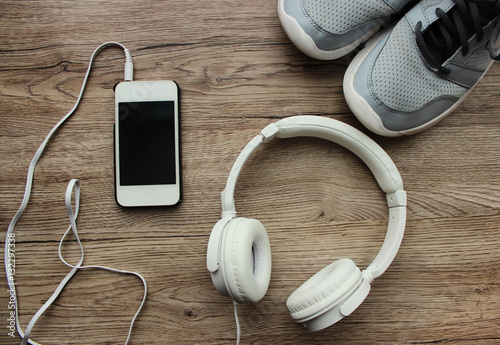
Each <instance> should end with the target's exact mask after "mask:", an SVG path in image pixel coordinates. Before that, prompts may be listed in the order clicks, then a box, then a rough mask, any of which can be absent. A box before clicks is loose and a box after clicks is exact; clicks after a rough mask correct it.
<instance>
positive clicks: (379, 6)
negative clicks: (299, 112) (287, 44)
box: [278, 0, 414, 59]
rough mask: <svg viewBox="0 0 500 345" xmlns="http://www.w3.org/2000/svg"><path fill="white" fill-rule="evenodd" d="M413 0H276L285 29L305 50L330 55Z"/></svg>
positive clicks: (347, 48)
mask: <svg viewBox="0 0 500 345" xmlns="http://www.w3.org/2000/svg"><path fill="white" fill-rule="evenodd" d="M410 1H414V0H278V4H279V5H278V8H280V7H281V6H282V7H283V10H282V11H281V10H280V11H279V14H280V20H281V23H282V25H283V28H284V29H285V31H286V33H287V34H288V36H289V37H290V39H291V40H292V42H294V43H295V45H296V46H297V47H298V48H299V49H301V50H302V51H303V52H304V53H306V54H308V55H310V56H312V57H316V58H320V59H332V58H337V57H339V56H342V55H345V54H347V53H349V52H350V51H352V50H354V49H355V48H356V47H357V46H358V45H359V44H361V43H362V42H364V41H366V40H367V39H369V38H370V37H372V36H373V35H374V34H375V33H376V32H377V31H378V30H379V29H380V28H381V27H382V26H383V25H384V24H385V23H388V22H389V21H390V19H391V16H392V15H393V14H395V13H397V12H398V11H399V10H401V9H402V8H403V7H404V5H406V4H408V3H409V2H410ZM323 53H324V54H323Z"/></svg>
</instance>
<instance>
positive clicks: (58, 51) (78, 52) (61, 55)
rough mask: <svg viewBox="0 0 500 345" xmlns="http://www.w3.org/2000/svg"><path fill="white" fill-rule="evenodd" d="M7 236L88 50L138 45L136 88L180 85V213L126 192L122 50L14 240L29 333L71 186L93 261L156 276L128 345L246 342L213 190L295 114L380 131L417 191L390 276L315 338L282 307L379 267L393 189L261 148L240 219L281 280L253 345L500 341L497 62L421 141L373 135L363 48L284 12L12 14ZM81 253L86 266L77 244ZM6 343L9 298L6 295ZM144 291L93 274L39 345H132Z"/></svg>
mask: <svg viewBox="0 0 500 345" xmlns="http://www.w3.org/2000/svg"><path fill="white" fill-rule="evenodd" d="M0 13H1V15H0V61H1V62H0V94H1V96H0V147H1V149H0V229H1V230H0V235H1V236H0V238H1V240H2V253H3V244H4V238H5V231H6V229H7V226H8V223H9V222H10V220H11V218H12V217H13V216H14V213H15V211H16V210H17V208H18V207H19V205H20V202H21V199H22V195H23V191H24V183H25V176H26V172H27V168H28V164H29V161H30V159H31V158H32V156H33V154H34V152H35V150H36V148H37V147H38V145H39V144H40V143H41V141H42V140H43V138H44V137H45V135H46V134H47V133H48V131H49V130H50V129H51V128H52V126H53V125H54V124H55V123H56V122H57V121H58V120H59V119H60V118H61V117H62V116H63V115H64V114H65V113H66V112H67V111H68V110H69V109H70V108H71V107H72V106H73V103H74V101H75V99H76V96H77V95H78V92H79V89H80V85H81V82H82V79H83V76H84V74H85V71H86V68H87V64H88V59H89V57H90V54H91V53H92V51H93V50H94V48H95V47H97V46H98V45H99V44H101V43H102V42H105V41H110V40H114V41H119V42H121V43H123V44H125V45H126V46H127V47H128V48H129V49H130V51H131V53H132V56H133V59H134V64H135V79H136V80H156V79H173V80H175V81H177V82H178V84H179V85H180V87H181V89H182V107H181V111H182V159H183V177H184V181H183V186H184V196H183V202H182V204H181V205H180V206H178V207H176V208H145V209H123V208H120V207H119V206H117V205H116V203H115V200H114V189H113V133H112V128H113V116H114V115H113V114H114V103H113V102H114V93H113V91H112V88H113V85H114V84H115V83H116V82H118V81H120V80H121V78H122V75H123V72H122V69H123V57H122V53H121V51H120V50H119V49H117V48H110V49H106V50H104V51H103V52H102V53H101V54H100V55H99V56H98V58H97V60H96V63H95V66H94V69H93V71H92V74H91V78H90V80H89V84H88V87H87V90H86V92H85V95H84V99H83V102H82V104H81V106H80V107H79V109H78V111H77V113H76V114H75V115H74V117H73V118H71V119H70V120H69V122H68V123H67V124H65V125H64V127H63V128H62V129H61V130H60V131H59V132H57V135H56V136H55V138H54V140H52V141H51V142H50V144H49V146H48V148H47V151H46V152H45V153H44V155H43V157H42V159H41V162H40V164H39V166H38V168H37V171H36V175H35V184H34V192H33V195H32V199H31V201H30V204H29V206H28V209H27V212H26V213H25V215H24V216H23V218H22V219H21V221H20V222H19V223H18V226H17V228H16V237H15V238H16V247H15V250H16V257H15V259H16V275H15V279H16V282H17V289H18V290H17V292H18V296H19V299H20V318H21V323H22V325H23V328H24V327H25V326H26V325H27V324H28V322H29V320H30V319H31V317H32V316H33V314H34V313H35V312H36V310H38V308H40V306H41V305H42V304H43V303H44V302H45V301H46V300H47V298H48V297H49V296H50V295H51V293H52V291H53V290H54V289H55V288H56V286H57V284H58V283H59V281H60V280H61V279H62V277H64V275H65V274H66V273H67V272H68V268H67V267H66V266H65V265H63V264H62V263H61V262H60V261H59V258H58V255H57V246H58V241H59V239H60V237H61V236H62V234H63V233H64V231H65V229H66V227H67V225H68V219H67V216H66V211H65V208H64V191H65V189H66V184H67V183H68V182H69V180H70V179H72V178H78V179H80V181H81V184H82V204H81V209H80V216H79V220H78V226H79V228H78V229H79V233H80V236H81V238H82V241H83V245H84V247H85V249H86V257H87V259H86V263H87V264H89V265H91V264H94V265H99V264H101V265H109V266H112V267H117V268H122V269H128V270H134V271H138V272H140V273H142V274H143V275H144V276H145V277H146V279H147V281H148V284H149V290H148V297H147V301H146V304H145V307H144V309H143V311H142V312H141V314H140V315H139V318H138V320H137V322H136V326H135V328H134V330H133V334H132V338H131V344H234V343H235V339H236V327H235V323H234V315H233V309H232V308H233V305H232V303H231V300H230V299H228V298H225V297H222V296H220V295H219V294H218V293H217V292H216V290H215V289H214V287H213V285H212V283H211V279H210V275H209V273H208V271H207V270H206V267H205V253H206V246H207V242H208V237H209V235H210V231H211V229H212V226H213V225H214V224H215V223H216V222H217V220H218V219H219V217H220V211H221V206H220V198H219V193H220V192H221V190H222V189H223V186H224V184H225V181H226V178H227V175H228V173H229V170H230V168H231V165H232V164H233V162H234V160H235V158H236V156H237V155H238V154H239V152H240V150H241V149H242V148H243V146H244V145H245V144H246V143H247V141H249V140H250V139H251V138H252V137H253V136H254V135H256V134H257V133H258V132H259V130H260V129H262V128H263V127H264V126H266V125H267V124H269V123H271V122H273V121H275V120H277V119H280V118H283V117H287V116H290V115H297V114H314V115H321V116H325V117H329V118H333V119H337V120H340V121H343V122H346V123H348V124H351V125H353V126H355V127H356V128H359V129H361V130H362V131H364V132H365V133H367V134H369V135H370V136H371V137H372V138H373V139H375V140H376V141H377V142H378V143H379V144H380V145H381V146H382V147H383V148H384V149H385V150H386V151H387V152H388V153H389V155H390V156H391V157H392V158H393V160H394V162H395V163H396V165H397V166H398V168H399V169H400V172H401V175H402V177H403V181H404V184H405V189H406V190H407V192H408V222H407V228H406V234H405V238H404V240H403V244H402V247H401V249H400V251H399V253H398V255H397V257H396V260H395V261H394V263H393V264H392V266H391V267H390V268H389V270H388V271H387V272H386V273H385V274H384V275H383V276H382V277H380V278H379V279H377V280H376V281H375V282H374V283H373V285H372V292H371V293H370V295H369V296H368V298H367V300H366V301H365V302H364V303H363V305H362V306H361V307H360V308H359V309H358V310H357V311H356V312H355V313H354V314H353V315H351V316H350V317H348V318H346V319H345V320H343V321H342V322H340V323H338V324H336V325H335V326H333V327H330V328H328V329H327V330H324V331H321V332H317V333H310V332H308V331H307V330H305V329H304V328H302V327H301V326H300V325H298V324H295V323H294V322H293V321H292V319H291V318H290V316H289V313H288V310H287V308H286V306H285V301H286V298H287V296H288V295H289V294H290V293H292V292H293V291H294V290H295V288H297V287H298V286H299V285H300V284H301V283H302V282H303V281H305V280H306V279H307V278H308V277H309V276H310V275H312V274H313V273H315V272H317V271H319V270H320V269H321V268H323V267H324V266H326V265H327V264H329V263H331V262H332V261H334V260H336V259H339V258H343V257H349V258H351V259H353V260H354V261H355V262H356V263H357V264H358V265H359V267H361V268H365V267H366V266H367V265H368V264H369V263H370V262H371V260H373V258H374V256H375V255H376V253H377V251H378V249H379V247H380V245H381V243H382V240H383V238H384V236H385V226H386V224H387V209H386V206H385V200H384V195H383V193H382V192H381V191H380V190H379V189H378V185H377V184H376V182H375V180H374V178H373V177H372V176H371V174H370V172H369V171H368V169H367V168H366V167H365V166H364V165H363V164H362V162H361V161H360V160H359V159H358V158H357V157H355V156H354V155H352V154H351V153H349V152H348V151H347V150H345V149H344V148H341V147H338V146H336V145H334V144H332V143H329V142H326V141H322V140H316V139H290V140H287V141H280V140H276V141H272V142H271V143H269V144H267V145H266V146H265V147H263V148H262V149H259V151H258V152H257V154H255V155H254V156H252V158H251V159H250V161H249V164H248V166H246V167H245V168H244V170H243V172H242V175H241V179H240V180H239V182H238V187H237V192H236V206H237V209H238V211H239V214H240V215H242V216H246V217H254V218H258V219H259V220H261V221H262V223H263V224H264V225H265V226H266V228H267V230H268V233H269V237H270V241H271V246H272V251H273V273H272V279H271V284H270V288H269V291H268V293H267V295H266V297H265V298H264V299H263V300H262V301H261V302H260V303H258V304H256V305H245V306H241V307H240V312H239V314H240V319H241V327H242V344H480V345H481V344H500V285H499V284H500V230H499V228H500V140H499V139H500V96H499V92H500V65H498V64H497V65H495V66H493V68H492V69H491V70H490V71H489V72H488V74H487V75H486V76H485V77H484V79H483V80H482V81H481V82H480V84H479V85H478V86H477V88H476V89H475V90H474V91H473V92H472V94H471V95H470V96H469V97H468V99H467V100H466V101H465V102H464V103H463V104H462V105H461V106H460V107H459V108H458V109H457V110H456V111H455V112H454V113H453V114H452V115H450V116H449V117H447V118H446V119H444V120H443V121H442V122H441V123H439V124H438V125H436V126H435V127H433V128H431V129H429V130H427V131H425V132H423V133H421V134H419V135H416V136H412V137H406V138H392V139H391V138H383V137H379V136H376V135H374V134H371V133H369V132H368V131H367V130H366V129H365V128H364V127H363V126H362V125H361V124H360V123H359V122H358V121H357V120H356V119H355V118H354V116H353V115H352V114H351V112H350V111H349V109H348V107H347V105H346V103H345V101H344V98H343V93H342V77H343V74H344V72H345V70H346V67H347V65H348V63H349V61H350V60H351V59H352V55H351V56H348V57H346V58H342V59H339V60H337V61H332V62H321V61H316V60H313V59H310V58H308V57H307V56H305V55H304V54H302V53H301V52H299V51H298V50H297V49H296V48H295V47H294V46H293V45H292V44H291V43H290V42H289V40H288V39H287V37H286V35H285V34H284V32H283V30H282V28H281V25H280V23H279V20H278V18H277V12H276V3H275V1H274V0H254V1H243V0H231V1H229V0H191V1H187V0H186V1H181V0H161V1H159V0H155V1H152V0H149V1H148V0H137V1H129V0H114V1H97V0H80V1H71V0H65V1H55V0H45V1H14V0H9V1H7V0H3V1H2V2H1V3H0ZM65 252H66V253H67V256H69V257H71V258H73V259H74V262H76V261H77V260H76V257H77V255H76V253H77V252H78V251H77V247H76V245H75V242H74V241H73V242H72V241H69V244H68V245H67V246H66V247H65ZM0 290H1V291H2V292H1V293H0V343H1V344H6V345H10V344H19V343H20V337H19V336H18V335H16V337H15V338H12V337H10V336H9V335H8V332H9V330H8V321H7V318H8V317H9V309H8V302H9V294H8V292H7V284H6V280H5V278H3V279H2V281H1V283H0ZM141 296H142V286H141V283H140V281H139V280H138V279H136V278H133V277H128V276H120V275H116V274H112V273H107V272H103V271H82V272H79V273H77V274H76V276H75V278H74V280H73V281H72V282H71V283H70V284H69V286H68V287H67V288H66V289H65V291H64V292H63V294H62V296H61V297H60V298H59V299H58V300H57V301H56V304H55V305H54V306H53V307H51V308H50V309H49V310H48V311H47V312H46V313H45V314H44V316H43V317H42V318H41V319H40V320H39V322H38V323H37V325H36V327H35V330H34V332H33V333H32V337H33V339H35V340H36V341H38V342H40V343H42V344H120V343H121V344H123V343H124V342H125V338H126V333H127V330H128V324H129V322H130V320H131V317H132V315H133V314H134V312H135V310H136V308H137V306H138V304H139V301H140V298H141Z"/></svg>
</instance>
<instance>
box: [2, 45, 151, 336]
mask: <svg viewBox="0 0 500 345" xmlns="http://www.w3.org/2000/svg"><path fill="white" fill-rule="evenodd" d="M114 45H116V46H119V47H121V48H122V49H123V51H124V53H125V68H124V79H125V81H132V80H133V77H134V67H133V64H132V56H131V54H130V52H129V51H128V49H127V48H125V46H124V45H123V44H121V43H118V42H106V43H103V44H101V45H100V46H99V47H97V48H96V49H95V50H94V52H93V54H92V56H91V57H90V62H89V66H88V69H87V73H86V74H85V77H84V79H83V83H82V87H81V89H80V93H79V95H78V98H77V100H76V102H75V105H74V106H73V108H71V110H70V111H69V112H68V113H67V114H66V115H65V116H64V117H63V118H62V119H61V120H59V122H58V123H57V124H56V125H55V126H54V127H53V128H52V129H51V130H50V132H49V133H48V134H47V136H46V137H45V139H44V140H43V142H42V144H41V145H40V147H39V148H38V150H37V151H36V153H35V155H34V156H33V158H32V160H31V163H30V165H29V168H28V175H27V177H26V187H25V191H24V197H23V200H22V202H21V206H20V207H19V209H18V211H17V212H16V214H15V215H14V217H13V218H12V220H11V222H10V224H9V227H8V229H7V235H6V240H5V251H4V262H5V273H6V275H7V283H8V285H9V291H12V293H11V296H12V297H11V298H12V299H13V304H14V309H15V319H16V328H17V331H18V333H19V335H20V336H21V338H22V342H21V345H26V344H28V343H29V344H33V345H39V343H37V342H36V341H34V340H32V339H30V338H29V336H30V333H31V330H32V329H33V326H34V325H35V323H36V321H37V320H38V318H39V317H40V316H41V315H42V314H43V312H44V311H45V310H46V309H47V308H48V307H49V306H50V305H51V304H52V303H53V302H54V301H55V300H56V299H57V297H58V296H59V294H60V293H61V291H62V290H63V288H64V287H65V286H66V284H67V283H68V282H69V281H70V280H71V278H72V277H73V276H74V274H75V273H76V272H77V271H78V270H80V269H84V268H99V269H104V270H107V271H111V272H117V273H126V274H132V275H135V276H137V277H138V278H140V279H141V281H142V283H143V285H144V296H143V298H142V302H141V304H140V306H139V308H138V310H137V312H136V313H135V315H134V317H133V319H132V321H131V323H130V328H129V332H128V337H127V340H126V342H125V345H126V344H127V343H128V341H129V339H130V335H131V333H132V327H133V325H134V321H135V319H136V317H137V315H138V314H139V312H140V311H141V309H142V306H143V304H144V301H145V300H146V295H147V283H146V280H145V279H144V277H143V276H142V275H140V274H139V273H136V272H130V271H121V270H117V269H114V268H109V267H103V266H83V247H82V246H81V243H80V240H79V237H78V232H77V229H76V218H77V214H78V206H77V205H78V200H79V199H78V198H79V195H80V185H79V183H78V182H77V180H75V179H73V180H71V182H70V183H69V185H68V189H67V193H66V207H67V209H68V215H69V218H70V226H69V228H68V230H67V231H66V233H65V234H64V236H63V238H62V239H61V244H62V242H63V241H64V238H65V237H66V236H67V234H68V233H69V232H70V231H71V232H72V233H73V235H74V236H75V238H76V239H77V241H78V243H79V244H80V250H81V258H80V261H79V262H78V263H77V264H76V265H71V264H69V263H67V262H66V261H65V260H64V259H63V258H62V256H61V260H62V261H63V262H64V263H65V264H66V265H68V266H70V267H71V268H72V270H71V271H70V272H69V273H68V274H67V275H66V277H65V278H64V279H63V280H62V281H61V283H59V285H58V287H57V288H56V290H55V291H54V292H53V294H52V296H51V297H50V298H49V299H48V300H47V302H45V304H44V305H43V306H42V307H41V308H40V309H39V310H38V311H37V312H36V313H35V315H34V316H33V317H32V319H31V320H30V322H29V324H28V326H27V327H26V331H25V332H23V329H22V327H21V323H20V320H19V306H18V302H17V293H16V282H15V281H14V274H13V272H14V267H12V257H14V255H15V253H14V246H13V243H14V239H15V234H14V228H15V226H16V223H17V221H18V220H19V219H20V218H21V216H22V214H23V212H24V210H25V209H26V206H27V205H28V201H29V198H30V195H31V188H32V184H33V177H34V173H35V167H36V165H37V163H38V161H39V160H40V157H41V156H42V153H43V150H44V149H45V147H46V145H47V143H48V142H49V140H50V138H51V137H52V135H53V134H54V133H55V132H56V131H57V129H58V128H59V127H60V126H61V125H62V124H63V123H64V122H65V121H66V120H67V119H68V118H69V117H70V116H71V115H73V113H74V112H75V110H76V109H77V108H78V105H79V104H80V101H81V99H82V96H83V92H84V90H85V86H86V84H87V79H88V78H89V75H90V70H91V67H92V62H93V61H94V58H95V56H96V55H97V54H98V53H99V51H101V50H102V49H103V48H105V47H108V46H114ZM72 193H74V195H75V203H76V206H75V211H73V209H72V207H71V196H72Z"/></svg>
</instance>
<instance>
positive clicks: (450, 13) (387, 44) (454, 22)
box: [346, 0, 500, 135]
mask: <svg viewBox="0 0 500 345" xmlns="http://www.w3.org/2000/svg"><path fill="white" fill-rule="evenodd" d="M472 7H476V8H472ZM499 15H500V5H499V4H498V1H496V2H495V1H487V0H482V1H481V0H478V1H470V2H469V1H467V0H422V1H420V3H419V4H418V5H416V6H415V7H414V8H412V9H411V10H410V11H409V12H408V13H407V14H406V15H405V17H404V18H402V19H401V20H400V21H399V22H398V23H397V25H396V26H395V27H394V29H393V30H392V31H391V32H389V33H388V34H387V35H385V36H384V37H383V38H382V39H380V41H379V42H378V43H377V44H376V45H375V46H373V47H370V48H369V49H368V50H369V53H368V54H367V55H366V56H365V57H363V62H362V63H361V64H360V65H359V67H356V68H357V71H355V78H354V82H353V85H354V89H355V92H356V93H357V94H358V95H359V96H360V97H361V98H363V99H364V101H366V102H367V103H368V104H369V106H370V108H371V110H373V113H374V114H375V115H373V116H377V117H379V118H380V121H381V122H382V124H383V126H384V127H385V129H387V130H389V131H394V133H396V132H400V133H402V134H412V133H413V132H416V131H417V130H418V129H419V128H421V129H423V128H426V126H427V125H428V124H433V123H435V122H436V120H439V119H440V118H442V117H444V116H446V115H447V114H448V113H449V112H451V111H452V110H453V109H454V108H455V107H456V106H457V105H458V104H459V103H460V102H461V101H463V99H464V98H465V97H466V96H467V94H468V92H469V91H470V89H471V88H472V87H473V86H474V85H475V84H476V83H477V82H478V81H479V80H480V79H481V77H482V76H483V74H484V73H485V72H486V70H487V69H488V68H489V67H490V66H491V64H492V62H493V60H492V57H493V58H498V56H494V52H493V51H492V48H490V47H488V46H487V45H488V42H489V41H490V40H493V41H496V40H497V38H498V32H499V27H500V26H499V24H498V16H499ZM457 47H458V48H457ZM363 56H364V54H363ZM348 72H349V71H348ZM348 97H351V96H350V95H347V94H346V98H348ZM357 101H359V99H358V100H357ZM349 102H351V103H352V102H353V100H348V103H349ZM351 108H353V107H351ZM353 112H355V111H354V110H353ZM355 115H356V116H358V118H360V119H361V117H363V116H364V115H362V114H356V112H355ZM362 122H363V123H365V124H366V123H370V121H366V120H365V121H363V120H362ZM370 129H372V128H370ZM372 130H373V129H372ZM374 131H375V130H374ZM380 134H382V133H380ZM384 135H385V134H384ZM396 135H397V134H396Z"/></svg>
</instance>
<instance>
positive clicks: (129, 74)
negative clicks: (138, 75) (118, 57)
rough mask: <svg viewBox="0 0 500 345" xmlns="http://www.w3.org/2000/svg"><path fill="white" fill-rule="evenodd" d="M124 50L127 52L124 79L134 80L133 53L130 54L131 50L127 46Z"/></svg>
mask: <svg viewBox="0 0 500 345" xmlns="http://www.w3.org/2000/svg"><path fill="white" fill-rule="evenodd" d="M123 51H124V52H125V76H124V80H125V81H132V80H134V64H133V63H132V55H130V52H129V51H128V49H127V48H123Z"/></svg>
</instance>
